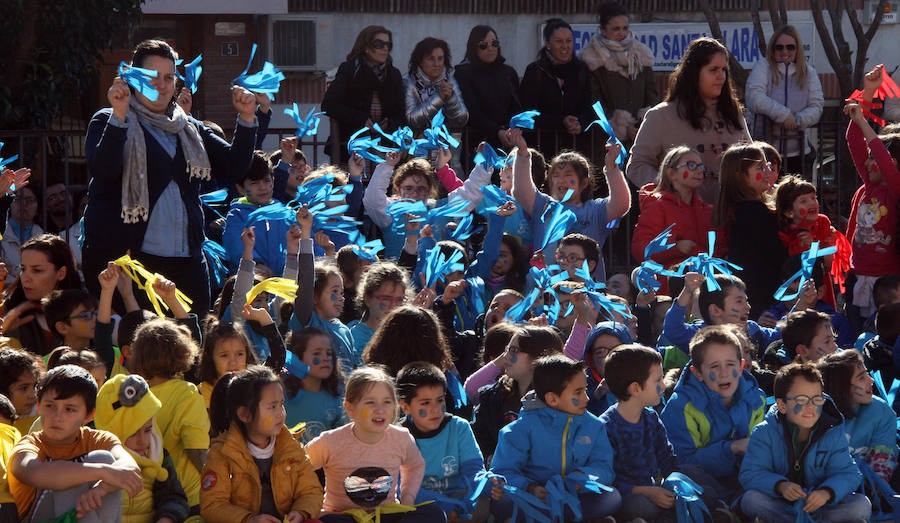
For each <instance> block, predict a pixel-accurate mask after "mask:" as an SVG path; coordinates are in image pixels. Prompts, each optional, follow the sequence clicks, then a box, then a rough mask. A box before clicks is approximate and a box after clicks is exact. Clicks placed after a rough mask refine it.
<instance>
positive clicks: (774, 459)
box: [739, 398, 862, 504]
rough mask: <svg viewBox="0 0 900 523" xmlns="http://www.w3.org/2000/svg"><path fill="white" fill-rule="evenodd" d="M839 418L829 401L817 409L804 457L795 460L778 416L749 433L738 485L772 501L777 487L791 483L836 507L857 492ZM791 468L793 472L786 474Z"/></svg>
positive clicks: (856, 476)
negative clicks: (826, 494)
mask: <svg viewBox="0 0 900 523" xmlns="http://www.w3.org/2000/svg"><path fill="white" fill-rule="evenodd" d="M843 421H844V420H843V417H842V416H841V413H840V412H838V410H837V407H835V405H834V403H833V402H832V401H831V399H830V398H829V399H828V401H826V403H825V406H824V408H823V409H822V416H821V417H820V418H819V422H818V425H817V427H816V430H815V432H813V434H812V435H811V436H810V442H809V444H808V447H807V449H806V452H805V454H803V455H801V456H795V455H794V450H793V443H792V442H791V439H792V436H791V432H790V429H789V427H788V425H787V420H786V419H785V417H784V415H783V414H781V413H780V412H779V413H777V414H775V416H774V417H769V418H767V419H766V420H764V421H763V422H762V423H760V424H759V425H757V426H756V427H755V428H754V429H753V433H752V435H751V436H750V442H749V444H748V445H747V454H746V455H745V456H744V461H743V463H742V464H741V471H740V476H739V477H740V480H741V485H742V486H743V487H744V488H745V489H747V490H750V489H753V490H758V491H760V492H764V493H766V494H768V495H770V496H772V497H775V498H780V497H781V496H780V495H779V494H778V493H777V492H776V491H775V485H776V484H777V483H778V482H779V481H792V482H794V483H797V484H799V485H800V486H802V487H803V488H804V489H812V490H819V489H829V490H831V491H832V492H833V493H834V497H833V498H832V499H831V501H829V503H830V504H834V503H839V502H840V501H841V500H842V499H844V497H846V496H847V494H850V493H851V492H853V491H854V490H856V488H857V487H859V484H860V481H861V480H862V474H861V473H860V472H859V468H857V466H856V463H855V462H854V461H853V458H852V457H850V451H849V450H848V449H847V436H846V435H845V433H844V424H843ZM792 468H794V470H795V471H796V470H797V469H799V472H793V473H792V472H791V469H792Z"/></svg>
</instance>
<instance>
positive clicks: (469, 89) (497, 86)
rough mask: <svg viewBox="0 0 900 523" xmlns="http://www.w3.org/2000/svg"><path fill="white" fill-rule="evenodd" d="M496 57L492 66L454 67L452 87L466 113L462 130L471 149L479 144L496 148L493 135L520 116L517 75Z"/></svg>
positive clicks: (495, 137) (471, 65) (483, 64)
mask: <svg viewBox="0 0 900 523" xmlns="http://www.w3.org/2000/svg"><path fill="white" fill-rule="evenodd" d="M503 62H504V59H503V57H500V58H498V59H497V61H495V62H494V63H490V64H486V63H483V62H464V63H461V64H459V65H458V66H456V74H455V77H456V83H458V84H459V89H460V91H462V97H463V101H464V102H465V103H466V108H467V109H468V110H469V121H468V123H467V124H466V129H468V130H469V132H470V133H471V138H470V142H471V143H473V147H474V146H476V145H477V144H478V143H479V142H481V141H487V142H488V143H490V144H491V145H493V146H495V147H496V146H498V145H499V144H500V141H499V140H498V139H497V131H499V130H500V129H506V127H507V125H508V124H509V119H510V118H512V117H513V116H514V115H516V114H518V113H520V112H522V104H521V103H520V102H519V75H518V74H517V73H516V70H515V69H513V68H512V67H510V66H508V65H506V64H504V63H503Z"/></svg>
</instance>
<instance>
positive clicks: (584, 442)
mask: <svg viewBox="0 0 900 523" xmlns="http://www.w3.org/2000/svg"><path fill="white" fill-rule="evenodd" d="M575 443H577V444H579V445H590V444H591V437H590V436H581V437H580V438H578V440H576V441H575Z"/></svg>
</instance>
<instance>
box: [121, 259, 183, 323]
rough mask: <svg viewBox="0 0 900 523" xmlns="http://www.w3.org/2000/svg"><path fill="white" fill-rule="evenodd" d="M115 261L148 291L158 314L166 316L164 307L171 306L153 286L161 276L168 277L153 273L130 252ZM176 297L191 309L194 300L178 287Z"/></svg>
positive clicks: (139, 286)
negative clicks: (130, 254)
mask: <svg viewBox="0 0 900 523" xmlns="http://www.w3.org/2000/svg"><path fill="white" fill-rule="evenodd" d="M113 263H115V264H116V265H118V266H119V267H121V268H122V270H123V271H124V272H125V274H127V275H128V277H129V278H131V279H132V280H133V281H134V283H136V284H137V286H138V289H140V290H142V291H144V292H145V293H147V299H148V300H150V305H152V306H153V310H154V311H156V315H157V316H159V317H165V314H163V307H165V309H166V310H168V309H169V306H168V305H166V304H165V302H164V301H162V298H160V297H159V295H158V294H157V293H156V289H154V288H153V284H154V283H155V282H156V280H158V279H160V278H162V279H166V277H165V276H163V275H162V274H159V273H152V272H150V271H148V270H147V268H146V267H144V264H143V263H141V262H139V261H137V260H135V259H134V258H132V257H131V256H129V255H128V254H126V255H125V256H122V257H120V258H119V259H117V260H115V261H114V262H113ZM141 278H143V282H142V281H141ZM175 299H176V300H178V303H180V304H181V306H182V307H184V310H185V311H190V310H191V304H192V303H193V301H191V299H190V298H188V297H187V295H186V294H185V293H183V292H181V291H180V290H178V289H175Z"/></svg>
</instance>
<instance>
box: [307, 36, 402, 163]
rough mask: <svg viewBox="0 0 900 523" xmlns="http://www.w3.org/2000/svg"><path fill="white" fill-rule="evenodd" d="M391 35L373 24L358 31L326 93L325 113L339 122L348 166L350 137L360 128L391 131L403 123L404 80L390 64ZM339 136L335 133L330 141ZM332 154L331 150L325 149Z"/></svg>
mask: <svg viewBox="0 0 900 523" xmlns="http://www.w3.org/2000/svg"><path fill="white" fill-rule="evenodd" d="M392 38H393V37H392V35H391V32H390V31H388V30H387V29H385V28H384V27H381V26H379V25H370V26H368V27H366V28H364V29H363V30H362V31H360V32H359V35H357V36H356V42H355V43H354V44H353V48H352V49H351V50H350V53H349V54H347V61H345V62H344V63H342V64H341V65H340V66H339V67H338V71H337V74H336V75H335V77H334V81H333V82H331V85H330V86H329V87H328V90H327V91H325V97H324V98H323V99H322V110H323V111H325V113H326V114H327V115H328V116H329V117H331V118H332V119H333V120H334V121H336V122H337V124H338V127H339V129H338V130H339V136H340V147H339V149H340V158H332V159H331V161H332V162H334V163H338V162H340V163H347V160H348V159H349V156H348V153H347V138H349V137H350V136H351V135H352V134H353V133H354V132H356V131H357V130H359V129H360V128H361V127H364V126H366V127H371V126H372V125H373V124H376V123H377V124H378V125H379V126H380V127H381V128H382V129H383V130H384V131H387V132H390V131H392V130H394V129H396V128H397V127H398V126H400V124H402V123H403V119H404V106H403V77H402V76H401V75H400V71H399V70H398V69H397V68H396V67H394V66H393V64H392V62H391V49H393V47H394V43H393V40H392ZM337 137H338V135H336V134H335V133H334V131H332V133H331V136H330V137H329V138H328V141H329V142H332V141H333V140H336V139H337ZM326 151H327V152H328V153H329V154H331V147H326Z"/></svg>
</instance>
